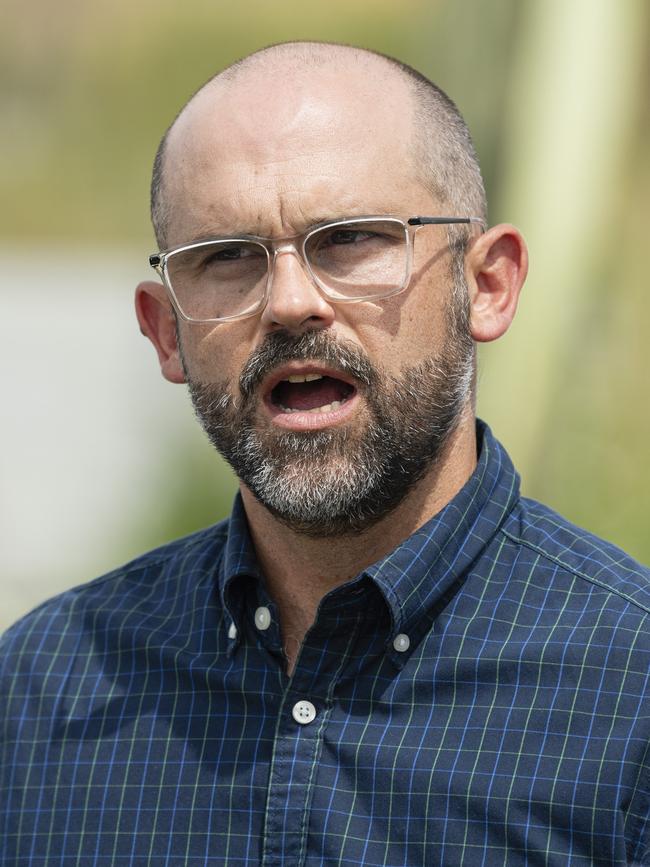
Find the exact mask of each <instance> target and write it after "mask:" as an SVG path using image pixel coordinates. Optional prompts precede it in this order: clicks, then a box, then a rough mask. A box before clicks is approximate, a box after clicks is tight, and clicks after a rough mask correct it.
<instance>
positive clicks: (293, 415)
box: [265, 392, 359, 430]
mask: <svg viewBox="0 0 650 867" xmlns="http://www.w3.org/2000/svg"><path fill="white" fill-rule="evenodd" d="M358 399H359V395H358V393H357V392H355V393H354V394H353V395H352V396H351V397H349V398H348V399H347V400H346V401H345V402H344V403H342V404H341V406H340V407H339V408H338V409H333V410H330V411H329V412H283V411H282V410H281V409H280V408H279V407H278V406H276V405H275V404H273V403H271V402H270V401H268V400H267V401H265V403H266V407H267V409H268V411H269V413H270V415H271V420H272V422H273V424H275V425H277V426H278V427H281V428H284V429H285V430H319V429H321V428H325V427H332V426H333V425H336V424H339V423H340V422H343V421H345V420H346V419H347V418H349V416H350V415H351V414H352V413H353V412H354V409H355V407H356V405H357V403H358Z"/></svg>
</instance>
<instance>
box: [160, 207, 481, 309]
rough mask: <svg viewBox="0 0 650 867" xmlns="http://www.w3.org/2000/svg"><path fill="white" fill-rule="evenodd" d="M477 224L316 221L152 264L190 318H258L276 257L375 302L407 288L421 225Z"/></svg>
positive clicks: (185, 249)
mask: <svg viewBox="0 0 650 867" xmlns="http://www.w3.org/2000/svg"><path fill="white" fill-rule="evenodd" d="M450 223H465V224H476V225H477V226H479V227H480V228H481V231H484V230H485V223H484V221H483V220H481V219H480V218H479V217H410V218H409V219H402V218H401V217H393V216H383V217H377V216H375V217H353V218H351V219H346V220H333V221H329V222H326V223H319V224H318V225H316V226H312V227H311V228H310V229H308V230H307V231H306V232H305V233H304V234H301V235H291V236H289V237H287V238H259V237H257V236H254V235H242V236H240V237H237V238H215V239H213V240H208V241H197V242H195V243H192V244H185V245H183V246H181V247H175V248H174V249H172V250H167V251H166V252H164V253H154V254H153V255H151V256H150V257H149V264H150V265H151V266H152V268H154V270H155V271H156V272H157V273H158V274H159V275H160V277H161V278H162V280H163V282H164V284H165V287H166V289H167V293H168V295H169V298H170V301H171V303H172V305H173V306H174V308H175V310H176V312H177V313H178V314H179V316H180V317H181V318H182V319H184V320H185V321H187V322H229V321H231V320H233V319H244V318H245V317H246V316H253V315H254V314H255V313H257V312H258V311H260V310H261V309H263V307H264V306H265V305H266V302H267V300H268V297H269V294H270V291H271V283H272V280H273V270H274V265H275V260H276V258H277V257H278V256H280V255H282V254H284V253H292V254H293V255H295V256H298V257H299V258H300V259H301V260H302V262H303V263H304V266H305V268H306V270H307V273H308V274H309V276H310V278H311V279H312V280H313V282H314V284H315V285H316V286H317V287H318V289H319V290H320V291H321V292H322V294H323V295H324V296H325V297H326V298H328V299H329V300H331V301H334V302H337V303H345V302H351V301H374V300H376V299H379V298H389V297H390V296H391V295H397V294H398V293H399V292H402V291H403V290H404V289H405V288H406V286H407V285H408V282H409V280H410V278H411V272H412V267H413V239H414V235H415V231H416V230H417V229H418V228H420V227H421V226H439V225H445V224H450Z"/></svg>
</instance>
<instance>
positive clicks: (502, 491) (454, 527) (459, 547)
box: [218, 420, 519, 667]
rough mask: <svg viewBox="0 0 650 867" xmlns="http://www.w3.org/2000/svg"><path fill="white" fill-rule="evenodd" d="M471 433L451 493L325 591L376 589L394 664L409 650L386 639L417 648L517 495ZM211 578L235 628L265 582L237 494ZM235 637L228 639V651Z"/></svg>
mask: <svg viewBox="0 0 650 867" xmlns="http://www.w3.org/2000/svg"><path fill="white" fill-rule="evenodd" d="M476 434H477V447H478V461H477V465H476V468H475V470H474V472H473V473H472V475H471V476H470V478H469V479H468V480H467V482H466V483H465V485H464V486H463V488H462V489H461V490H460V491H459V492H458V493H457V494H456V496H455V497H454V498H453V499H452V500H451V501H450V502H449V503H447V505H446V506H445V507H444V508H443V509H442V510H441V511H440V512H438V514H436V515H435V516H434V517H433V518H431V519H430V520H429V521H427V523H426V524H423V525H422V527H420V528H419V529H418V530H416V531H415V533H413V534H412V535H411V536H409V537H408V539H405V541H404V542H402V543H401V544H400V545H398V546H397V547H396V548H395V549H394V550H393V551H391V552H390V554H388V555H387V556H386V557H384V558H383V559H381V560H379V561H378V562H377V563H374V564H372V565H371V566H369V567H368V568H367V569H365V570H364V571H363V572H362V573H361V574H360V575H359V576H358V577H357V578H356V579H354V581H351V582H349V583H348V584H346V585H344V586H343V587H341V588H337V590H335V591H332V593H330V594H328V597H329V598H330V601H331V602H332V603H333V602H334V601H335V600H334V599H333V598H331V597H332V596H333V595H336V596H339V594H342V595H343V596H345V594H346V593H353V594H355V595H358V594H359V593H360V592H362V591H363V588H364V587H367V586H368V583H371V584H372V585H374V587H375V588H377V589H378V590H379V594H380V596H381V598H382V599H383V602H384V603H385V605H386V607H387V609H388V612H389V614H390V624H391V625H390V636H389V640H388V644H387V652H388V653H389V654H390V656H391V658H392V659H393V661H394V663H395V664H396V665H397V666H399V667H402V665H403V664H404V662H405V661H406V658H407V657H408V655H409V654H408V653H405V652H403V651H398V650H397V649H396V648H395V647H394V645H393V642H394V641H395V640H396V639H398V637H400V636H408V639H409V641H410V647H414V646H416V644H417V643H418V642H419V640H420V639H421V638H422V636H423V635H424V634H425V633H426V632H427V631H428V630H429V629H430V628H431V623H432V621H433V620H434V619H435V617H436V616H437V615H438V613H439V612H440V611H441V610H442V608H443V607H444V606H445V605H446V604H447V602H448V601H449V599H450V598H451V596H452V595H453V594H454V593H455V592H456V591H457V589H458V588H459V586H460V584H461V583H462V581H463V580H464V576H465V575H466V574H467V572H468V570H469V568H470V566H471V565H472V563H474V562H475V560H476V559H477V558H478V557H479V556H480V554H481V553H482V552H483V550H484V549H485V548H486V547H487V545H488V544H489V543H490V541H491V540H492V538H493V537H494V535H495V533H496V532H497V530H498V528H499V527H500V526H501V524H502V523H503V521H504V520H505V518H506V516H507V515H508V513H509V512H510V511H511V510H512V508H513V507H514V505H515V504H516V502H517V501H518V499H519V476H518V475H517V473H516V472H515V469H514V467H513V465H512V463H511V461H510V458H509V457H508V455H507V453H506V451H505V449H504V448H503V446H502V445H501V444H500V443H499V442H498V441H497V440H496V439H495V437H494V436H493V435H492V432H491V431H490V429H489V427H488V426H487V425H486V424H485V423H484V422H482V421H480V420H477V430H476ZM218 580H219V593H220V595H221V599H222V602H223V605H224V607H225V608H226V609H227V611H228V614H229V615H230V618H231V620H232V621H233V622H234V624H235V626H236V627H237V630H238V634H239V633H240V627H241V622H242V614H243V610H242V609H243V605H244V600H245V598H246V587H247V586H250V585H251V584H257V585H258V586H263V585H264V577H263V575H262V574H261V570H260V567H259V564H258V562H257V559H256V556H255V551H254V548H253V544H252V541H251V537H250V533H249V530H248V522H247V519H246V514H245V512H244V506H243V503H242V501H241V497H240V495H239V494H237V496H236V498H235V502H234V505H233V510H232V514H231V517H230V521H229V528H228V535H227V539H226V544H225V548H224V556H223V559H222V561H221V567H220V569H219V572H218ZM346 598H347V597H346ZM340 601H341V602H343V601H344V600H343V598H341V600H340ZM348 601H350V600H348ZM237 640H238V639H236V638H235V639H232V640H231V645H232V646H231V648H230V649H231V651H232V650H234V645H235V644H236V643H237Z"/></svg>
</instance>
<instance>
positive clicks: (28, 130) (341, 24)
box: [0, 0, 650, 626]
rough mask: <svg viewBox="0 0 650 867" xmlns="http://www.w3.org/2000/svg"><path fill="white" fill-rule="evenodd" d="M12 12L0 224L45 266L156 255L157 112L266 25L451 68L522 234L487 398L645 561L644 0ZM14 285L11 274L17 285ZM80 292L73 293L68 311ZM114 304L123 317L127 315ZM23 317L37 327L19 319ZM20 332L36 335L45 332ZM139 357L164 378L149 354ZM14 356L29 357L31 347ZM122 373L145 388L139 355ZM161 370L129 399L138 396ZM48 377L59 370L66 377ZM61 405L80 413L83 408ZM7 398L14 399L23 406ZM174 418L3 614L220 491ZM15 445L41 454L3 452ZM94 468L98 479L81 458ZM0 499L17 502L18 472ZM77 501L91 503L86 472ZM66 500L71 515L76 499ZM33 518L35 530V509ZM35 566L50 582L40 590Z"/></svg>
mask: <svg viewBox="0 0 650 867" xmlns="http://www.w3.org/2000/svg"><path fill="white" fill-rule="evenodd" d="M3 19H4V22H3V28H2V30H1V32H0V69H1V72H2V74H1V76H0V80H1V82H2V84H1V88H2V90H1V97H2V105H3V108H2V117H3V122H2V126H3V134H2V140H1V142H0V148H1V153H0V156H1V160H0V199H1V201H2V202H3V206H2V208H0V245H1V247H2V249H3V250H4V251H5V253H6V254H7V255H9V256H13V257H14V260H15V259H16V257H18V259H19V262H21V263H22V262H25V263H30V262H33V263H40V265H42V266H43V265H44V263H47V261H48V258H49V257H50V256H52V255H55V256H56V257H58V258H57V261H58V262H59V266H58V267H61V265H60V262H61V261H62V260H61V256H63V257H64V260H65V256H69V257H70V261H73V260H74V261H78V259H79V257H80V256H82V257H83V255H85V253H86V252H88V251H91V252H92V256H91V258H93V257H94V260H93V261H94V262H95V265H94V267H95V268H97V269H98V270H99V269H100V268H101V267H102V262H103V261H106V259H107V257H109V256H110V257H113V256H116V255H118V254H119V255H123V256H126V257H136V256H137V257H139V261H142V262H143V263H146V255H147V254H148V253H149V252H151V250H153V249H155V243H154V241H153V235H152V232H151V229H150V226H149V220H148V186H149V177H150V169H151V163H152V160H153V155H154V152H155V149H156V146H157V143H158V140H159V138H160V136H161V134H162V133H163V131H164V129H165V128H166V126H167V125H168V124H169V122H170V121H171V120H172V118H173V117H174V115H175V113H176V111H177V110H178V108H179V107H180V106H181V105H182V104H183V103H184V102H185V100H186V99H187V98H188V96H189V95H190V94H191V93H192V92H193V91H194V90H195V89H196V88H197V86H198V85H199V84H201V83H202V82H203V81H204V80H205V79H207V78H208V77H210V76H211V75H212V74H213V73H214V72H215V71H216V70H218V69H219V68H221V67H223V66H225V65H227V64H229V63H231V62H232V61H233V60H235V59H236V58H238V57H240V56H242V55H244V54H246V53H248V52H250V51H252V50H254V49H256V48H259V47H261V46H263V45H266V44H269V43H272V42H276V41H284V40H288V39H305V38H307V39H322V40H336V41H343V42H349V43H353V44H358V45H362V46H366V47H369V48H374V49H377V50H380V51H383V52H387V53H389V54H392V55H395V56H396V57H398V58H400V59H402V60H405V61H406V62H408V63H410V64H411V65H413V66H415V67H417V68H418V69H420V70H422V71H423V72H424V73H425V74H427V75H428V76H429V77H431V78H432V79H433V80H434V81H435V82H437V83H438V84H439V85H441V86H442V87H443V88H444V89H445V90H446V91H447V92H448V93H449V94H450V96H451V97H452V98H453V99H454V100H455V101H456V102H457V104H458V105H459V107H460V109H461V111H462V112H463V114H464V115H465V117H466V119H467V121H468V123H469V126H470V129H471V130H472V133H473V136H474V139H475V143H476V146H477V150H478V153H479V157H480V160H481V164H482V167H483V171H484V175H485V179H486V185H487V190H488V200H489V203H490V222H491V223H495V222H499V221H502V220H503V221H509V222H513V223H515V224H516V225H517V226H518V227H519V228H520V229H521V230H522V232H523V233H524V236H525V237H526V238H527V241H528V243H529V246H530V253H531V268H530V276H529V279H528V283H527V285H526V287H525V290H524V294H523V297H522V302H521V305H520V309H519V313H518V317H517V319H516V322H515V325H514V326H513V328H512V330H511V331H510V332H509V334H508V335H506V337H505V338H504V339H503V340H502V341H500V342H499V343H497V344H494V345H489V346H487V347H485V348H483V349H482V353H481V371H482V372H481V378H480V399H479V413H480V415H481V416H482V417H484V418H485V419H486V420H487V421H488V422H489V423H490V424H491V426H492V427H493V429H494V431H495V432H496V434H497V435H498V436H499V437H500V438H501V440H502V441H503V442H504V443H505V445H506V446H507V448H508V449H509V451H510V453H511V455H512V456H513V458H514V460H515V463H516V464H517V466H518V468H519V470H520V472H521V473H522V477H523V490H524V492H525V493H526V494H527V495H530V496H533V497H535V498H538V499H540V500H542V501H544V502H546V503H548V504H549V505H551V506H553V507H554V508H556V509H558V510H559V511H561V512H562V513H563V514H565V515H566V516H567V517H568V518H570V519H571V520H572V521H574V522H576V523H578V524H580V525H583V526H585V527H587V528H588V529H590V530H591V531H593V532H595V533H597V534H599V535H602V536H604V537H606V538H607V539H609V540H611V541H614V542H615V543H617V544H619V545H620V546H622V547H624V548H626V549H627V550H628V551H630V552H631V553H632V554H633V555H635V556H636V557H637V558H639V559H641V560H644V561H646V562H647V561H648V560H650V532H649V531H648V515H649V514H650V478H649V476H650V474H649V472H648V441H649V434H650V406H649V401H648V385H647V383H648V360H649V352H648V337H647V334H648V325H649V324H650V320H649V317H648V313H647V310H648V300H647V296H648V277H647V250H648V245H649V242H648V228H649V219H648V202H649V201H650V149H649V148H648V144H647V142H648V138H649V135H650V100H649V99H648V93H649V84H650V60H649V58H650V50H649V49H650V4H648V3H647V2H645V0H568V2H567V0H490V2H487V0H402V2H400V3H396V2H383V0H355V2H353V3H351V2H349V0H347V2H345V0H328V2H323V3H320V2H313V3H304V2H303V3H297V2H285V0H274V2H263V0H249V2H247V3H242V4H238V5H235V4H231V3H225V2H215V0H211V2H207V0H187V2H185V3H184V4H178V3H169V2H167V3H165V2H155V3H154V2H153V0H140V2H138V3H137V4H134V3H131V2H126V0H110V2H109V0H93V2H85V0H59V2H58V3H56V4H53V3H51V2H49V0H32V2H31V3H30V4H29V6H27V5H26V4H24V3H22V2H17V0H9V4H8V6H6V7H5V13H4V16H3ZM44 251H45V252H44ZM89 255H90V253H89ZM26 267H28V266H26ZM63 268H64V269H65V265H64V266H63ZM5 276H6V269H5ZM146 276H147V273H146V270H144V269H143V270H142V273H141V274H140V277H146ZM13 288H14V287H13V286H12V285H10V282H9V281H7V283H6V285H5V286H4V287H3V290H2V291H3V295H4V297H5V299H7V298H8V297H9V296H10V295H11V292H12V289H13ZM127 288H128V291H129V292H130V291H131V288H132V287H130V286H129V287H127ZM123 289H124V287H121V291H123ZM91 292H92V286H89V287H88V293H91ZM82 303H83V302H82ZM75 304H77V305H78V304H79V301H78V300H77V301H76V302H75ZM71 309H72V308H71V307H70V306H69V305H63V306H62V310H61V315H62V316H64V317H65V318H66V320H69V319H70V314H71ZM77 309H78V307H77ZM124 311H125V312H124V317H125V320H124V329H133V322H132V319H131V315H132V314H131V312H130V310H129V308H128V306H125V307H124ZM34 312H35V313H36V314H38V310H36V311H34ZM15 327H18V328H19V329H21V332H22V333H23V335H26V336H27V337H28V338H29V329H28V328H26V327H25V324H24V323H22V324H16V326H15ZM51 327H52V329H56V327H57V324H56V322H52V324H51ZM100 327H101V326H100V325H98V328H100ZM68 333H69V334H71V335H72V336H70V337H69V338H68V340H70V341H72V342H73V343H74V339H75V338H74V330H72V331H71V332H68ZM21 345H24V341H23V343H22V344H21ZM5 349H6V347H5ZM118 349H119V347H118ZM29 352H30V358H32V357H34V355H35V356H36V357H37V356H38V353H39V345H38V341H37V340H34V341H33V344H32V345H31V346H30V349H29ZM144 358H145V355H144V351H143V354H142V359H144ZM142 359H139V361H138V363H142V365H144V364H145V363H146V362H145V361H144V360H142ZM146 359H147V361H148V362H149V365H148V367H147V375H148V376H150V378H151V381H152V382H153V379H154V377H157V376H158V374H157V372H156V370H155V367H154V359H153V355H152V354H150V355H146ZM82 363H83V359H82ZM43 367H47V363H46V362H45V361H44V363H43ZM6 369H7V368H6V367H5V370H6ZM5 376H6V374H5ZM10 376H11V377H16V378H17V379H18V380H20V365H18V369H17V370H16V372H15V373H13V374H11V375H10ZM123 387H124V388H132V387H133V386H132V384H130V383H129V377H128V376H125V377H124V383H123ZM148 387H149V386H148V385H147V386H144V387H142V391H141V392H140V394H139V396H137V395H136V396H134V397H133V400H134V401H136V402H137V401H140V402H144V403H146V401H147V400H148V394H147V391H148ZM48 388H50V389H53V390H54V391H55V392H56V388H57V386H56V383H54V382H53V383H51V384H50V385H48ZM152 388H153V386H152ZM58 405H59V409H60V411H61V412H62V413H66V412H69V413H70V415H69V418H71V419H74V412H75V408H74V407H70V408H69V410H68V409H67V408H66V407H65V406H63V405H62V404H61V401H58ZM185 410H186V412H187V413H188V414H190V409H189V404H188V405H187V407H186V408H185ZM10 411H11V413H12V415H13V416H15V415H16V414H18V416H20V413H21V410H20V408H19V407H18V408H15V407H14V408H13V409H11V410H10ZM175 411H176V410H175ZM72 423H73V422H72ZM123 424H125V425H126V424H129V421H128V420H127V419H124V420H123ZM167 436H168V437H169V438H170V440H169V443H168V447H169V451H170V452H173V459H170V460H166V461H165V463H164V467H163V466H161V467H160V472H159V475H160V476H161V477H162V478H163V479H164V487H160V486H157V485H156V484H151V485H149V484H146V485H144V483H143V482H138V483H139V484H143V485H144V486H145V487H146V488H148V490H147V491H145V492H144V494H142V493H141V494H139V495H138V497H137V498H134V499H132V498H126V499H124V498H121V499H120V510H121V512H123V510H127V512H126V515H127V517H126V518H125V519H124V520H123V521H122V523H121V525H120V531H119V533H118V532H116V531H114V530H113V531H111V532H109V533H106V534H105V536H104V538H103V541H102V543H101V544H100V543H95V544H94V546H91V549H90V550H88V551H87V553H84V555H83V556H82V557H80V556H77V559H76V560H75V565H74V568H70V569H66V566H65V562H64V560H65V558H64V554H59V555H53V556H52V557H50V561H51V562H52V568H51V569H50V570H46V572H45V573H44V572H43V570H42V569H39V570H38V574H34V575H33V576H32V575H30V574H25V572H24V570H23V571H22V572H20V570H19V572H20V574H18V572H16V570H14V571H13V572H8V571H7V569H6V567H5V568H4V569H3V572H4V578H3V582H4V584H5V591H6V592H3V598H4V600H5V603H4V605H3V612H2V615H1V617H2V620H3V621H4V623H7V622H9V620H11V619H14V618H15V617H16V616H18V615H19V614H20V613H22V611H23V610H26V608H27V607H29V606H30V605H32V604H33V603H34V602H35V601H37V600H38V599H40V598H44V597H45V596H47V595H51V593H53V592H55V590H58V589H61V588H62V587H63V586H69V585H71V584H73V583H78V582H80V581H83V580H87V579H89V578H91V577H93V576H94V575H95V574H98V573H99V572H100V571H101V570H102V569H104V568H108V567H109V566H110V565H116V564H117V563H119V562H120V561H122V560H124V559H125V558H126V557H128V556H132V555H135V554H136V553H138V552H139V551H142V550H144V549H145V548H147V547H151V546H153V545H155V544H159V543H162V542H164V541H165V540H167V539H169V538H171V537H173V536H176V535H180V534H182V533H185V532H188V531H190V530H192V529H195V528H197V527H199V526H202V525H205V524H208V523H211V522H214V521H215V520H217V519H218V518H220V517H221V516H223V515H225V514H226V513H227V511H228V509H229V506H230V500H231V497H232V492H233V490H234V482H233V479H232V477H231V475H230V473H229V471H228V470H227V469H226V468H224V467H223V466H222V464H221V463H220V461H219V460H218V459H217V458H216V457H215V456H214V455H213V453H212V451H211V449H210V447H209V446H208V445H207V443H204V442H203V441H202V440H201V439H200V438H199V435H198V434H197V435H196V438H193V437H194V435H189V434H187V435H186V434H183V435H182V436H180V435H178V434H177V433H169V432H168V431H167V430H166V426H165V424H164V423H163V424H161V425H160V427H159V429H158V431H157V433H156V435H155V439H156V441H157V440H158V439H160V440H165V437H167ZM150 437H151V435H150V433H147V437H145V436H144V434H143V435H142V436H140V435H139V434H138V431H134V432H133V433H132V436H131V441H132V443H133V447H134V448H135V449H141V450H143V449H146V448H147V447H148V446H147V442H148V438H149V439H150ZM21 460H24V461H26V462H29V461H30V460H31V457H30V455H27V454H23V455H22V456H21V455H20V454H17V455H12V456H11V461H12V463H14V462H15V461H18V462H20V461H21ZM62 463H63V464H65V460H63V459H62ZM115 463H116V464H117V463H119V462H118V461H117V460H116V461H115ZM61 470H62V476H61V482H60V484H61V485H62V486H64V485H65V478H66V473H65V466H62V468H61ZM116 471H117V470H116ZM87 473H88V479H89V480H92V477H93V471H92V466H89V467H88V468H87ZM17 484H20V481H18V482H17ZM57 484H58V483H57ZM143 497H144V499H143ZM5 498H6V501H7V502H8V503H9V507H10V506H11V501H12V494H11V492H9V493H7V490H6V489H5ZM143 502H145V503H146V504H147V505H146V507H144V508H143V505H142V504H143ZM78 507H79V509H80V510H81V511H83V510H86V509H88V508H89V507H90V506H89V502H88V499H87V497H86V496H85V495H84V494H83V492H80V494H79V497H78ZM67 523H68V526H70V525H72V526H73V527H74V517H73V516H71V515H69V514H68V515H67ZM32 530H33V539H34V542H33V544H35V545H38V535H39V527H38V522H35V526H34V527H32ZM14 535H16V534H15V533H14ZM16 538H17V537H16ZM12 543H13V544H18V543H17V541H16V539H14V540H13V542H12V539H10V538H8V539H5V541H4V542H3V545H11V544H12ZM80 544H83V540H80ZM48 576H49V577H48ZM50 579H51V580H50ZM32 581H33V587H36V588H37V589H36V590H32V591H29V592H28V591H26V590H25V587H26V586H28V585H29V584H30V582H32ZM30 593H31V595H30ZM1 625H2V622H0V626H1Z"/></svg>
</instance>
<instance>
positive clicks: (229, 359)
mask: <svg viewBox="0 0 650 867" xmlns="http://www.w3.org/2000/svg"><path fill="white" fill-rule="evenodd" d="M249 330H250V329H249V328H246V327H245V320H242V321H241V322H232V323H224V324H222V325H217V326H214V327H207V326H206V327H204V326H190V327H189V328H188V329H187V331H186V333H185V334H183V335H182V343H183V354H184V357H185V363H186V365H187V368H188V371H189V373H190V375H191V377H192V378H193V379H195V380H198V381H200V382H204V383H217V382H218V383H225V384H226V385H229V386H230V385H231V384H232V383H236V382H237V380H238V378H239V374H240V373H241V370H242V368H243V366H244V364H245V363H246V361H247V360H248V357H249V356H250V353H251V343H250V335H249V334H248V331H249Z"/></svg>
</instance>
